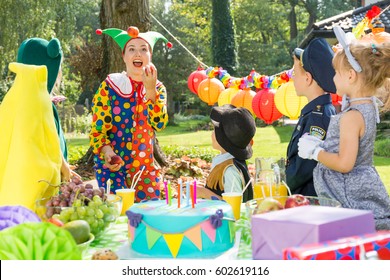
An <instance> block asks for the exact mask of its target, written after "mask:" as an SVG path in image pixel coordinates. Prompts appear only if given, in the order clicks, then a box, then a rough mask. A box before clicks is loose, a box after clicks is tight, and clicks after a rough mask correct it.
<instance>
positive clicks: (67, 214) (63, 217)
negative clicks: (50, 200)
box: [60, 208, 71, 223]
mask: <svg viewBox="0 0 390 280" xmlns="http://www.w3.org/2000/svg"><path fill="white" fill-rule="evenodd" d="M70 216H71V212H70V208H66V209H64V210H62V211H61V213H60V220H61V221H62V222H64V223H66V222H68V221H69V220H70Z"/></svg>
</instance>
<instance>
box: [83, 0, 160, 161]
mask: <svg viewBox="0 0 390 280" xmlns="http://www.w3.org/2000/svg"><path fill="white" fill-rule="evenodd" d="M129 26H137V27H138V29H139V30H140V32H146V31H149V30H150V26H151V22H150V11H149V0H102V3H101V7H100V28H101V29H106V28H119V29H122V30H127V28H128V27H129ZM102 40H103V43H102V44H103V62H102V64H103V65H102V72H101V73H100V80H101V81H103V80H104V79H105V78H106V76H107V74H109V73H115V72H122V71H124V69H125V63H124V62H123V60H122V53H121V49H120V48H119V47H118V46H117V44H116V43H115V42H114V40H113V39H112V38H111V37H109V36H102ZM155 140H156V141H155V144H154V149H153V150H154V157H155V159H156V161H157V162H158V163H159V164H160V165H161V166H166V165H167V161H166V157H165V155H164V153H163V152H162V150H161V148H160V146H159V144H158V140H157V138H156V139H155ZM78 164H79V165H83V166H84V167H85V166H87V167H89V168H92V167H93V165H94V162H93V153H92V148H89V150H88V151H87V153H86V154H85V155H84V156H83V157H82V158H81V159H80V160H79V162H78Z"/></svg>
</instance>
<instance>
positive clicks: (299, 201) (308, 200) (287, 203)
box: [245, 194, 341, 218]
mask: <svg viewBox="0 0 390 280" xmlns="http://www.w3.org/2000/svg"><path fill="white" fill-rule="evenodd" d="M305 205H318V206H328V207H341V204H340V203H339V202H338V201H337V200H334V199H330V198H325V197H314V196H303V195H300V194H293V195H290V196H273V197H265V198H256V199H252V200H249V201H247V202H246V203H245V209H246V214H247V216H248V217H249V218H250V217H251V216H252V215H255V214H262V213H267V212H271V211H278V210H283V209H288V208H293V207H299V206H305Z"/></svg>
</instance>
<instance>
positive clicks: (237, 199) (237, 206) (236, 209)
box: [222, 192, 242, 220]
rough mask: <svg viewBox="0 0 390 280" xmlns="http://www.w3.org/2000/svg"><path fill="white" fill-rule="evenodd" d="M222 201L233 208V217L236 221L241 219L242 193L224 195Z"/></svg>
mask: <svg viewBox="0 0 390 280" xmlns="http://www.w3.org/2000/svg"><path fill="white" fill-rule="evenodd" d="M222 199H223V200H225V201H226V202H227V203H229V204H230V206H232V209H233V215H234V218H235V219H236V220H238V219H240V212H241V201H242V193H240V192H228V193H223V194H222Z"/></svg>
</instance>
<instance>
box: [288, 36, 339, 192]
mask: <svg viewBox="0 0 390 280" xmlns="http://www.w3.org/2000/svg"><path fill="white" fill-rule="evenodd" d="M333 55H334V53H333V51H332V49H331V47H330V46H329V44H328V43H327V42H326V40H325V39H323V38H315V39H313V40H312V41H311V42H310V43H309V45H308V46H307V48H306V49H304V50H303V49H300V48H296V49H295V50H294V52H293V58H294V68H293V81H294V86H295V90H296V93H297V95H298V96H306V97H307V99H308V101H309V103H308V104H307V105H306V106H305V107H304V108H303V109H302V111H301V115H300V117H299V121H298V123H297V125H296V127H295V130H294V132H293V134H292V137H291V140H290V143H289V145H288V148H287V163H286V180H287V184H288V186H289V188H290V190H291V192H292V193H294V194H302V195H308V196H317V194H316V192H315V190H314V185H313V169H314V167H315V166H316V165H317V162H316V161H315V160H308V159H302V158H300V157H299V156H298V140H299V138H300V137H301V136H302V135H303V134H305V133H307V134H311V135H314V136H316V137H317V138H318V139H319V140H324V139H325V137H326V135H327V129H328V126H329V122H330V118H331V116H332V115H335V114H336V110H335V108H334V106H333V105H332V99H331V95H330V93H335V92H336V87H335V85H334V82H333V76H334V75H335V71H334V69H333V66H332V59H333Z"/></svg>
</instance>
